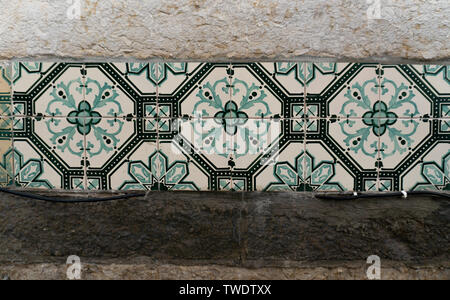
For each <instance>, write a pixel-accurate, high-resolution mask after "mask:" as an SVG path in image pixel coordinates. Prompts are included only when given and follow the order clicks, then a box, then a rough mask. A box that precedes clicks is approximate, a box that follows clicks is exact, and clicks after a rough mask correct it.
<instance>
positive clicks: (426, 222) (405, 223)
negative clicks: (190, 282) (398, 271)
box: [0, 192, 450, 268]
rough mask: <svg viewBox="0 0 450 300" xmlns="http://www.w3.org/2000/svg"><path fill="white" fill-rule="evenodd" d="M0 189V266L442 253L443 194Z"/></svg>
mask: <svg viewBox="0 0 450 300" xmlns="http://www.w3.org/2000/svg"><path fill="white" fill-rule="evenodd" d="M46 194H47V195H54V193H53V192H47V193H46ZM0 195H1V201H0V264H4V265H8V264H10V263H12V262H15V263H23V264H36V263H37V264H40V263H60V262H61V261H65V259H67V257H68V256H70V255H77V256H80V257H81V258H82V260H83V261H84V262H92V263H95V262H96V260H107V259H112V260H114V261H113V263H117V264H128V260H129V258H130V257H148V258H151V259H154V260H157V261H160V262H164V263H168V264H175V265H177V264H182V265H208V264H216V265H226V266H231V267H240V268H263V267H265V268H280V267H285V268H289V267H290V268H298V267H302V266H304V264H305V263H307V264H312V263H315V262H323V264H322V265H321V266H327V265H328V264H331V263H332V262H335V261H364V260H366V259H367V257H369V256H370V255H374V254H375V255H378V256H380V258H381V259H382V261H397V262H403V263H407V264H409V265H414V264H418V265H423V264H427V263H428V262H430V261H432V262H440V263H442V264H446V263H448V262H449V261H450V259H449V252H448V249H450V235H449V232H450V230H449V229H450V203H449V202H448V201H446V200H442V199H441V198H426V197H409V198H408V199H407V200H403V199H401V198H392V199H382V200H380V199H364V200H361V201H357V200H355V201H324V200H319V199H316V198H314V197H311V196H310V195H308V194H300V193H270V192H266V193H258V192H254V193H201V192H178V193H173V192H151V193H148V194H147V195H146V196H145V197H140V198H133V199H129V200H122V201H113V202H101V203H79V204H61V203H59V204H55V203H43V202H37V201H35V200H26V199H20V198H18V197H16V196H11V195H8V194H4V193H3V194H0ZM72 195H74V194H73V193H72ZM94 195H95V194H94ZM60 196H61V197H64V198H67V197H68V196H67V195H63V194H60ZM85 196H86V195H80V197H85ZM91 196H92V194H91ZM97 196H103V194H97Z"/></svg>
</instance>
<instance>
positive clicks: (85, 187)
mask: <svg viewBox="0 0 450 300" xmlns="http://www.w3.org/2000/svg"><path fill="white" fill-rule="evenodd" d="M81 71H83V73H82V76H81V79H82V83H83V88H82V90H83V101H86V87H85V86H86V77H87V68H86V65H85V64H83V65H82V67H81ZM83 74H86V75H83ZM83 126H86V118H83ZM83 143H84V147H83V148H84V149H83V173H84V175H83V181H84V189H83V190H85V191H89V188H88V176H87V173H88V168H87V138H86V133H85V132H83Z"/></svg>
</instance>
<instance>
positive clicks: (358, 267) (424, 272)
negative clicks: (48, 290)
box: [0, 258, 450, 280]
mask: <svg viewBox="0 0 450 300" xmlns="http://www.w3.org/2000/svg"><path fill="white" fill-rule="evenodd" d="M368 266H369V265H368V264H366V262H365V261H352V262H348V261H343V262H327V263H322V265H321V264H312V265H304V266H301V267H277V268H276V267H265V268H243V267H229V266H222V265H211V264H210V265H197V266H190V265H173V264H172V265H171V264H164V263H158V262H155V261H152V260H151V259H148V258H134V259H129V260H126V261H125V260H124V261H123V262H120V261H117V260H104V261H97V263H82V265H81V279H83V280H160V279H162V280H310V279H311V280H329V279H331V280H343V279H345V280H347V279H358V280H365V279H367V276H366V271H367V267H368ZM66 274H67V266H66V265H65V261H61V262H60V263H46V264H32V265H22V264H9V265H1V264H0V280H2V279H3V280H42V279H44V280H65V279H67V275H66ZM380 275H381V279H383V280H391V279H395V280H424V279H425V280H442V279H449V278H450V265H449V264H448V263H447V264H443V263H442V262H433V263H428V264H421V265H408V264H405V263H402V262H391V261H383V262H382V264H381V274H380Z"/></svg>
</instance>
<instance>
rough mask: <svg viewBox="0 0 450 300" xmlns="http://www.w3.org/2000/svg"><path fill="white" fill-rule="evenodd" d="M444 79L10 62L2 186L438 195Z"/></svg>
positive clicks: (448, 128)
mask: <svg viewBox="0 0 450 300" xmlns="http://www.w3.org/2000/svg"><path fill="white" fill-rule="evenodd" d="M447 71H448V69H447V67H446V66H417V65H380V64H371V63H368V64H362V63H333V62H330V63H319V62H312V63H308V62H287V63H278V62H267V63H257V62H255V63H253V62H250V63H196V62H148V63H41V62H20V63H14V64H13V65H12V66H11V68H8V69H4V70H1V78H2V79H0V185H10V184H15V185H17V186H22V187H30V188H50V189H88V190H93V189H101V190H106V189H108V190H135V189H137V190H172V191H176V190H201V191H218V190H220V191H254V190H257V191H275V190H289V191H315V192H325V191H332V192H341V191H358V192H359V191H390V190H402V189H405V190H419V189H438V190H446V189H448V187H447V186H448V185H449V183H448V182H449V178H448V177H449V175H448V174H447V169H448V168H447V160H448V159H447V156H446V153H447V152H449V149H450V147H449V136H450V96H449V89H448V80H447V79H448V78H447V77H448V72H447ZM10 84H12V85H13V89H12V90H13V91H12V94H13V99H12V103H13V105H12V107H11V98H10V95H11V92H10V91H9V90H8V89H9V87H8V86H9V85H10Z"/></svg>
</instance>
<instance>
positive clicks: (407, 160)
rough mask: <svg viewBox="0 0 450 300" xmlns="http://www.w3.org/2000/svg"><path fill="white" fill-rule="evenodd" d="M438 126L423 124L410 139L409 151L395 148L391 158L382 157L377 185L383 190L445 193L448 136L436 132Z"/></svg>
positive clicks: (432, 121)
mask: <svg viewBox="0 0 450 300" xmlns="http://www.w3.org/2000/svg"><path fill="white" fill-rule="evenodd" d="M441 122H442V120H431V121H428V122H425V123H423V125H422V128H421V129H418V130H417V131H418V132H417V133H415V134H414V135H412V136H411V140H412V141H413V144H412V145H411V147H409V148H407V149H405V148H404V147H401V146H398V147H396V148H394V149H396V151H395V152H394V154H392V155H391V156H388V157H386V156H382V164H383V166H382V168H381V170H380V182H383V183H384V185H385V186H386V190H390V191H399V190H406V191H412V190H449V187H450V185H449V178H450V177H449V173H448V172H449V170H450V167H449V166H450V165H449V163H450V160H449V159H448V153H450V132H445V131H440V126H441V125H440V124H441ZM382 145H383V144H382ZM398 145H400V142H399V143H398ZM402 150H403V152H402ZM382 153H383V152H382Z"/></svg>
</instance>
